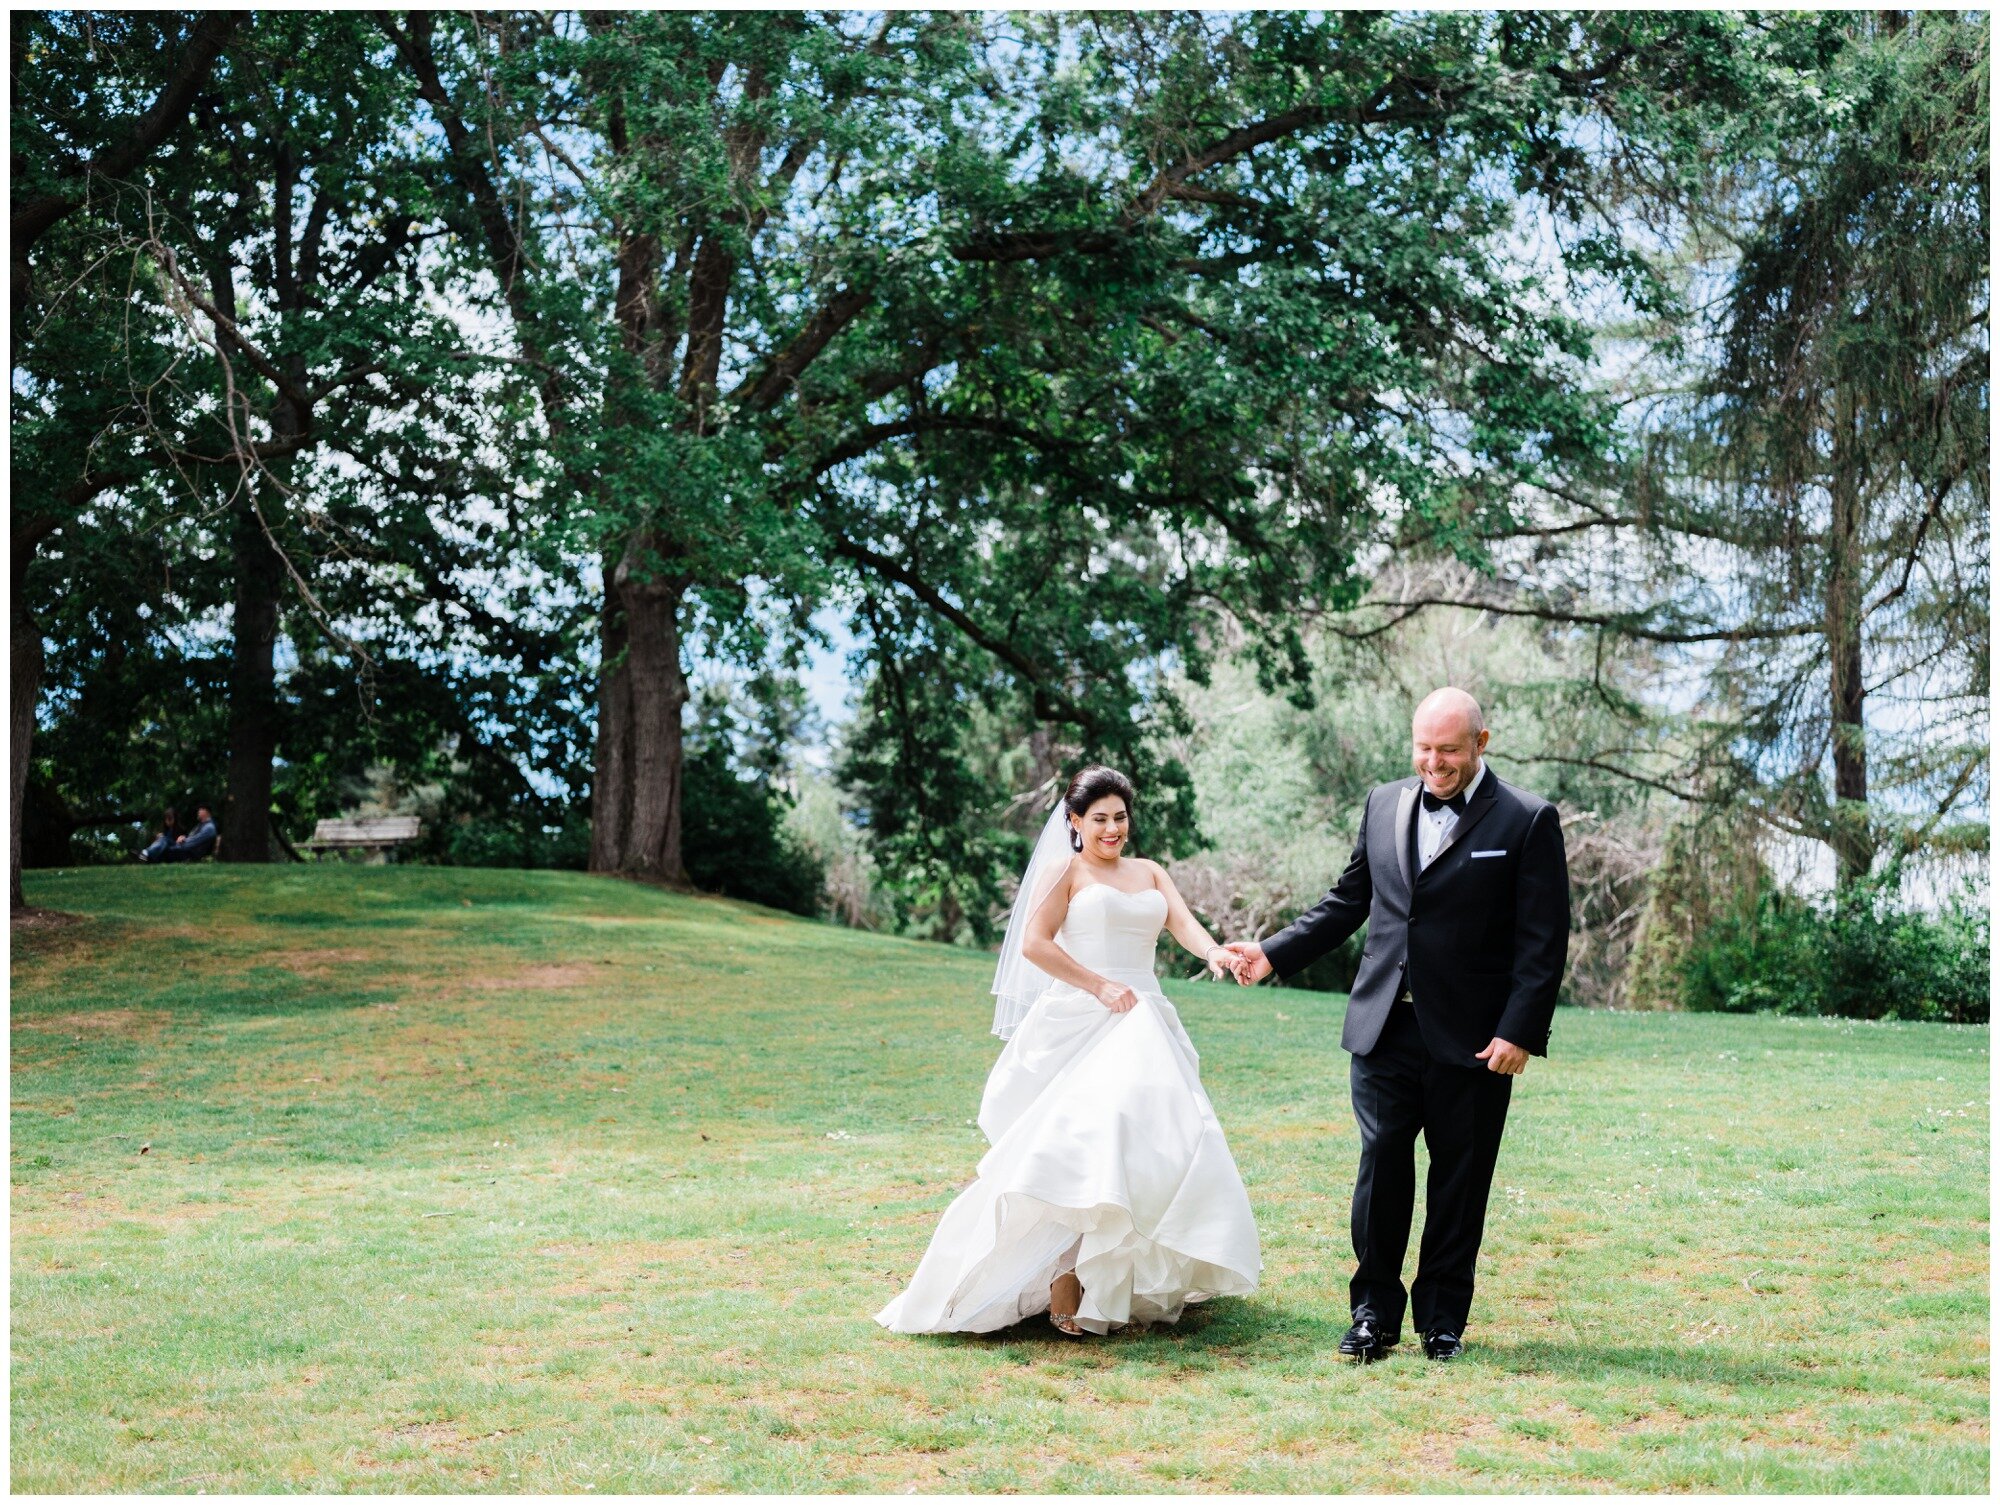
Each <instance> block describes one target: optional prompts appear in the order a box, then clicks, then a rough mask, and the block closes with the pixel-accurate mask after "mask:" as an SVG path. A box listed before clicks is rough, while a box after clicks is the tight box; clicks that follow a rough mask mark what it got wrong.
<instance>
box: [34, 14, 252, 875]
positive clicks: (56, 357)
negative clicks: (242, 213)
mask: <svg viewBox="0 0 2000 1505" xmlns="http://www.w3.org/2000/svg"><path fill="white" fill-rule="evenodd" d="M240 21H241V17H240V16H239V15H238V14H236V13H229V12H216V13H201V12H195V13H185V12H173V11H162V12H157V13H154V14H150V15H147V14H131V13H120V12H97V11H81V12H34V11H16V12H15V13H14V15H13V17H12V18H11V20H10V22H9V38H8V40H9V48H10V56H9V69H10V77H11V81H12V84H13V91H12V112H11V115H10V130H11V133H12V142H13V145H12V158H11V162H10V166H11V179H12V184H11V193H12V198H11V204H10V211H11V215H12V239H13V277H12V300H11V305H10V310H9V312H10V315H11V328H12V331H13V334H12V340H11V345H10V348H9V351H8V355H9V359H10V362H11V371H12V385H11V387H10V395H11V398H12V404H11V406H12V416H13V440H12V463H11V464H10V467H9V474H8V482H9V488H8V489H9V493H10V497H11V502H10V507H9V523H10V528H11V534H12V539H11V542H12V559H11V575H10V579H11V582H12V590H13V596H12V600H13V610H12V615H11V618H10V620H9V622H8V633H9V661H10V662H9V694H10V696H11V697H12V698H11V715H10V747H11V760H12V766H11V770H10V780H11V783H10V788H11V794H12V806H11V808H12V817H11V829H10V834H9V858H8V892H9V903H10V906H11V907H12V908H14V909H19V908H20V907H21V904H22V899H21V821H22V811H23V807H24V805H25V802H26V795H27V781H28V768H29V764H30V762H31V760H32V744H33V739H34V730H35V711H36V704H37V700H38V698H39V695H40V691H41V678H42V671H43V667H44V664H43V648H42V632H43V628H42V624H41V622H40V621H39V620H38V619H37V618H36V616H35V615H34V613H33V611H32V609H31V607H30V601H31V587H30V581H29V573H30V570H31V568H32V567H33V566H34V564H35V562H36V560H37V558H38V556H39V555H40V554H41V552H42V550H43V549H44V548H45V547H47V546H48V544H49V543H50V541H51V540H52V539H58V538H61V537H63V536H64V535H66V534H73V533H75V532H77V531H78V530H79V528H81V529H83V530H84V531H88V529H89V527H90V523H89V521H88V518H89V509H90V508H91V507H92V505H93V503H94V502H95V501H96V500H97V499H98V498H99V497H101V496H102V495H103V494H104V493H105V492H106V491H108V490H110V489H111V488H113V487H116V486H118V485H120V484H121V483H123V482H125V481H127V480H130V479H132V478H134V477H135V476H137V475H139V474H141V473H142V472H143V471H144V470H145V469H147V468H148V467H149V466H150V464H152V463H153V459H152V457H151V456H150V455H147V454H145V453H144V448H145V447H144V446H143V445H141V444H140V443H139V442H138V440H137V439H136V438H135V435H136V434H137V433H138V432H139V431H141V430H143V429H144V428H145V427H146V426H147V424H146V420H145V416H144V402H143V400H137V399H135V395H134V394H135V391H138V390H143V388H144V386H145V384H146V383H147V381H148V380H149V378H150V377H154V376H157V375H158V374H159V365H158V363H157V362H149V361H148V360H147V358H146V357H145V356H144V355H143V354H140V355H138V356H137V357H136V358H134V357H133V346H132V345H131V344H130V343H128V340H127V336H128V335H136V336H137V339H138V340H139V341H141V342H143V340H144V339H145V338H146V331H145V329H144V326H145V325H146V323H147V320H146V316H145V313H144V311H143V310H140V311H138V312H136V313H135V314H134V315H133V316H132V319H131V320H130V321H128V322H127V323H126V324H125V326H124V327H123V329H121V328H119V327H118V320H117V317H116V313H117V311H118V310H119V309H120V307H121V305H122V304H123V303H124V301H125V298H124V296H121V290H120V282H121V277H120V273H121V269H122V270H123V271H124V272H126V273H128V274H129V272H130V270H131V258H130V257H129V256H126V257H124V258H123V259H122V267H121V258H120V257H119V255H118V250H119V247H118V245H117V244H116V240H115V237H113V238H111V239H109V240H107V237H106V236H105V235H104V234H103V233H102V227H101V223H100V220H99V216H98V215H96V214H93V213H88V212H80V211H87V210H92V209H98V210H101V209H103V208H105V207H106V206H117V205H119V204H122V203H128V202H129V199H130V197H131V186H132V185H131V182H130V179H131V178H132V176H133V174H135V173H136V172H138V171H139V170H140V169H141V168H142V167H144V166H145V165H146V164H147V163H148V162H149V161H151V160H153V159H154V158H156V157H157V156H158V155H159V154H160V153H162V152H163V151H170V150H171V146H172V143H173V141H174V138H175V136H176V133H178V132H180V131H181V129H182V127H183V126H184V125H185V123H186V121H187V118H188V115H189V112H190V111H191V110H192V109H193V108H194V106H195V104H196V103H197V101H198V100H199V99H200V98H201V97H202V94H203V91H204V90H205V89H207V88H208V86H209V84H210V79H211V75H212V73H213V70H214V68H215V65H216V62H217V60H218V58H219V57H220V56H221V55H222V53H223V50H224V48H225V47H226V46H227V44H228V42H229V39H230V37H231V35H232V34H233V33H234V32H235V31H236V29H237V27H238V25H239V24H240ZM113 58H116V59H118V60H119V62H120V66H117V67H112V66H107V64H108V63H109V60H111V59H113ZM134 101H140V102H143V107H142V108H137V109H136V110H135V108H134V104H133V102H134ZM134 324H137V325H138V326H140V327H139V328H138V329H136V330H135V329H134V328H133V325H134ZM149 367H150V368H151V369H150V370H149ZM75 542H79V543H81V542H82V540H75Z"/></svg>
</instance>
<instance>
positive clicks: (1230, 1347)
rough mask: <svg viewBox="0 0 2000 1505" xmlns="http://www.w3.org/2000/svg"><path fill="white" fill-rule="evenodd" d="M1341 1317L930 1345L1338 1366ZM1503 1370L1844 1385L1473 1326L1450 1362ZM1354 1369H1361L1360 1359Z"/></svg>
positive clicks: (1710, 1357)
mask: <svg viewBox="0 0 2000 1505" xmlns="http://www.w3.org/2000/svg"><path fill="white" fill-rule="evenodd" d="M1348 1322H1349V1318H1348V1314H1347V1313H1346V1312H1345V1311H1344V1310H1336V1309H1334V1308H1333V1307H1329V1308H1328V1309H1327V1311H1326V1313H1325V1314H1324V1315H1320V1314H1316V1313H1310V1312H1301V1311H1297V1310H1288V1309H1285V1308H1282V1307H1273V1306H1267V1305H1262V1304H1259V1303H1258V1302H1257V1301H1255V1300H1254V1299H1253V1300H1249V1301H1244V1300H1239V1299H1225V1300H1222V1301H1217V1302H1214V1303H1212V1304H1211V1303H1203V1304H1201V1305H1198V1306H1191V1307H1189V1308H1188V1309H1187V1312H1186V1313H1185V1314H1184V1315H1183V1316H1182V1318H1181V1320H1180V1322H1179V1323H1178V1324H1174V1323H1156V1324H1154V1325H1153V1326H1151V1327H1134V1328H1124V1329H1119V1330H1115V1331H1113V1332H1111V1333H1109V1334H1107V1335H1105V1336H1103V1337H1096V1338H1090V1337H1086V1338H1081V1339H1078V1338H1070V1337H1066V1336H1064V1335H1063V1334H1062V1333H1059V1332H1057V1331H1056V1330H1055V1328H1054V1327H1052V1326H1051V1325H1050V1324H1049V1320H1048V1318H1047V1317H1046V1316H1037V1317H1030V1318H1028V1319H1027V1320H1026V1321H1023V1322H1018V1323H1016V1324H1015V1325H1014V1326H1012V1327H1007V1328H1002V1329H1000V1330H999V1331H997V1332H992V1333H946V1334H938V1335H935V1336H934V1337H933V1338H931V1340H930V1341H933V1342H936V1343H939V1344H942V1345H945V1346H947V1347H951V1348H960V1349H970V1350H973V1351H979V1350H982V1349H983V1350H990V1351H994V1352H996V1353H997V1352H998V1351H1000V1350H1004V1349H1007V1348H1012V1347H1017V1346H1018V1347H1025V1348H1030V1349H1033V1350H1036V1351H1038V1352H1053V1351H1065V1352H1076V1351H1086V1350H1091V1349H1094V1350H1096V1351H1098V1352H1100V1353H1101V1354H1103V1355H1104V1356H1105V1357H1107V1358H1109V1359H1114V1360H1117V1361H1119V1362H1122V1363H1126V1364H1131V1365H1135V1366H1141V1365H1149V1366H1155V1367H1159V1368H1173V1367H1182V1368H1187V1369H1191V1370H1205V1369H1212V1368H1215V1367H1216V1366H1217V1364H1218V1363H1227V1364H1241V1365H1252V1364H1266V1363H1268V1364H1272V1365H1275V1366H1289V1365H1296V1364H1298V1363H1300V1362H1301V1361H1306V1362H1311V1361H1314V1360H1319V1359H1326V1360H1330V1361H1335V1362H1338V1363H1341V1364H1343V1365H1347V1364H1353V1363H1354V1361H1353V1360H1352V1359H1349V1358H1347V1357H1346V1356H1344V1355H1342V1354H1341V1352H1340V1340H1341V1337H1342V1336H1343V1335H1344V1334H1345V1333H1346V1331H1347V1328H1348ZM1377 1362H1378V1363H1390V1364H1397V1363H1400V1364H1409V1363H1416V1364H1424V1363H1426V1362H1427V1361H1426V1360H1425V1359H1424V1353H1423V1344H1422V1343H1421V1342H1420V1341H1419V1340H1418V1339H1417V1338H1416V1337H1415V1336H1414V1335H1413V1334H1410V1333H1407V1332H1406V1333H1405V1334H1404V1335H1403V1341H1402V1342H1401V1343H1399V1344H1397V1345H1396V1347H1395V1348H1394V1349H1392V1350H1391V1351H1390V1353H1389V1355H1388V1357H1386V1358H1384V1359H1381V1360H1378V1361H1377ZM1455 1362H1456V1363H1458V1364H1461V1365H1470V1366H1472V1367H1476V1368H1479V1369H1482V1370H1486V1371H1497V1372H1499V1373H1501V1374H1507V1375H1540V1376H1546V1377H1549V1378H1556V1379H1579V1380H1603V1379H1606V1378H1608V1377H1613V1376H1616V1377H1620V1378H1626V1379H1631V1378H1638V1377H1644V1378H1646V1379H1651V1380H1678V1381H1685V1382H1689V1383H1695V1384H1709V1385H1720V1386H1725V1387H1728V1388H1732V1389H1734V1388H1741V1387H1761V1386H1769V1385H1782V1384H1793V1385H1807V1386H1820V1387H1825V1388H1830V1389H1835V1390H1838V1389H1840V1388H1841V1387H1842V1386H1843V1385H1844V1384H1846V1383H1848V1381H1847V1380H1846V1379H1845V1378H1843V1377H1842V1376H1841V1375H1840V1374H1837V1373H1833V1372H1827V1373H1824V1374H1821V1373H1816V1372H1814V1371H1813V1370H1810V1369H1805V1368H1802V1367H1800V1366H1798V1365H1795V1364H1788V1363H1786V1362H1785V1361H1784V1359H1783V1358H1782V1357H1781V1356H1773V1357H1761V1356H1752V1355H1745V1354H1740V1353H1730V1352H1727V1351H1725V1350H1722V1349H1719V1348H1717V1347H1715V1346H1714V1345H1712V1344H1711V1345H1702V1346H1699V1347H1686V1346H1681V1345H1677V1344H1671V1343H1654V1344H1645V1343H1636V1344H1635V1343H1623V1344H1620V1343H1591V1342H1553V1341H1550V1340H1548V1339H1540V1338H1536V1339H1529V1340H1526V1341H1523V1342H1500V1341H1493V1340H1487V1339H1483V1338H1482V1337H1481V1336H1480V1335H1479V1334H1478V1333H1477V1332H1476V1331H1475V1332H1472V1333H1471V1334H1470V1335H1469V1337H1468V1339H1467V1342H1466V1350H1465V1354H1464V1356H1463V1357H1462V1358H1460V1359H1458V1360H1457V1361H1455ZM1356 1367H1359V1366H1358V1365H1357V1366H1356Z"/></svg>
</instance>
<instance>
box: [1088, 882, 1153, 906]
mask: <svg viewBox="0 0 2000 1505" xmlns="http://www.w3.org/2000/svg"><path fill="white" fill-rule="evenodd" d="M1093 888H1101V889H1103V890H1104V891H1105V892H1106V893H1112V894H1118V895H1121V896H1122V897H1124V898H1127V899H1143V898H1145V897H1146V896H1147V895H1148V894H1152V895H1155V896H1157V897H1158V898H1159V899H1160V900H1161V901H1162V902H1165V900H1166V897H1167V896H1166V895H1165V894H1163V893H1161V892H1160V891H1159V890H1158V889H1157V888H1142V889H1140V890H1139V891H1138V892H1137V893H1127V892H1126V891H1125V890H1124V889H1122V888H1113V887H1112V886H1111V885H1110V884H1108V883H1086V884H1085V885H1084V886H1083V889H1082V891H1081V892H1082V893H1086V894H1087V893H1089V892H1090V891H1091V890H1092V889H1093Z"/></svg>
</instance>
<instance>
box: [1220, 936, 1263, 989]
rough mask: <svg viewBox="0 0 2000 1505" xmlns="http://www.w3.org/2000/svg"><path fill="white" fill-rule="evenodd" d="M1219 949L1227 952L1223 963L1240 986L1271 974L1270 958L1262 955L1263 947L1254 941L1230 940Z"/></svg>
mask: <svg viewBox="0 0 2000 1505" xmlns="http://www.w3.org/2000/svg"><path fill="white" fill-rule="evenodd" d="M1221 949H1222V950H1224V951H1226V952H1228V953H1229V959H1228V961H1226V962H1224V963H1223V965H1224V966H1227V967H1228V968H1229V972H1230V975H1231V976H1233V977H1234V978H1235V979H1236V981H1237V982H1238V983H1240V984H1242V986H1244V987H1246V988H1247V987H1249V986H1250V985H1251V984H1252V983H1255V982H1262V981H1263V980H1264V979H1265V978H1267V977H1269V976H1270V975H1271V961H1270V958H1269V957H1267V956H1265V955H1264V948H1263V947H1262V946H1260V945H1258V944H1257V943H1256V942H1255V941H1231V942H1229V943H1228V944H1227V945H1225V946H1223V947H1222V948H1221ZM1218 975H1219V974H1218Z"/></svg>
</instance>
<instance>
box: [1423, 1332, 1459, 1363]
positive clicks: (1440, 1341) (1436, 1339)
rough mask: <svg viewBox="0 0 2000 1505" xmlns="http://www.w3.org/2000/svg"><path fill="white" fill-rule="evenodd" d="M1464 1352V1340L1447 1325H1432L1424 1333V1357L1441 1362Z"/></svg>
mask: <svg viewBox="0 0 2000 1505" xmlns="http://www.w3.org/2000/svg"><path fill="white" fill-rule="evenodd" d="M1464 1352H1465V1342H1464V1340H1463V1339H1461V1338H1460V1337H1459V1335H1458V1334H1457V1333H1455V1332H1453V1331H1452V1330H1451V1329H1450V1328H1448V1327H1434V1328H1432V1329H1431V1330H1430V1331H1429V1332H1427V1333H1425V1334H1424V1357H1425V1358H1427V1359H1436V1360H1437V1361H1438V1362H1439V1363H1443V1362H1444V1361H1445V1360H1446V1359H1455V1358H1457V1357H1458V1356H1459V1355H1460V1354H1462V1353H1464Z"/></svg>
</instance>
